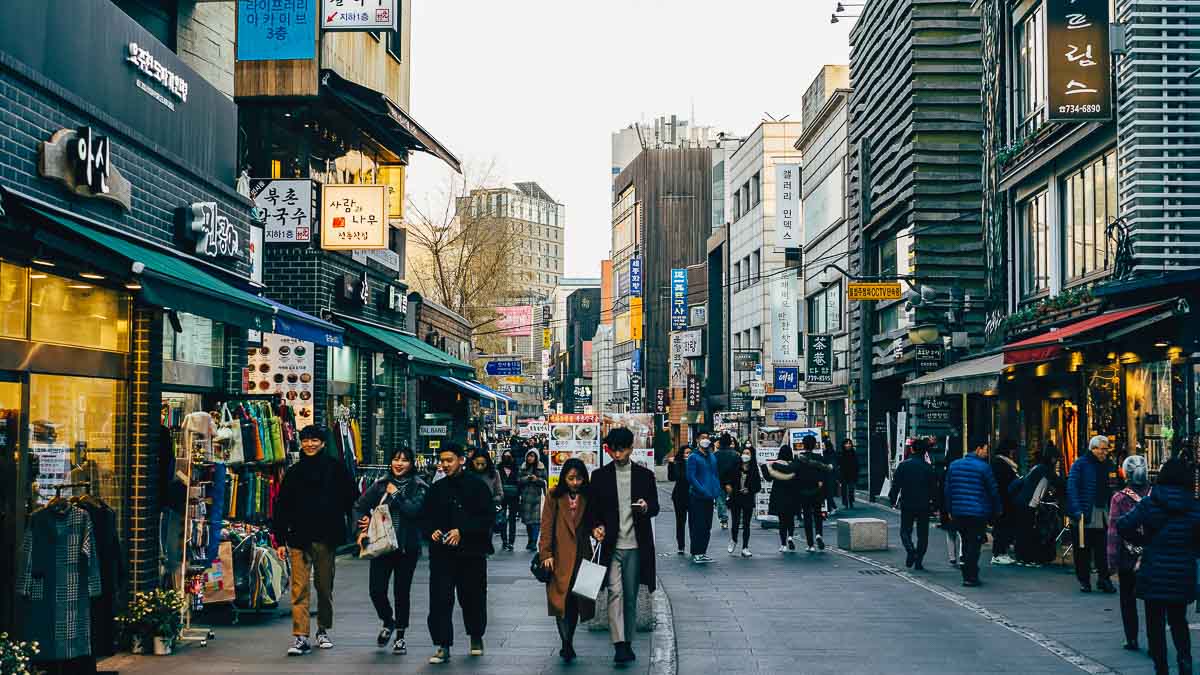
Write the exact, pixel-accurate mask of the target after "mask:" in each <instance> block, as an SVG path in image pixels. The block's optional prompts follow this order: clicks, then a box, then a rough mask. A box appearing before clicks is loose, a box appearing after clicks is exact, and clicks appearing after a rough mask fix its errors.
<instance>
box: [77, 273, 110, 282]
mask: <svg viewBox="0 0 1200 675" xmlns="http://www.w3.org/2000/svg"><path fill="white" fill-rule="evenodd" d="M79 276H81V277H83V278H84V279H92V280H94V281H101V280H103V279H104V275H103V274H96V273H95V272H80V273H79Z"/></svg>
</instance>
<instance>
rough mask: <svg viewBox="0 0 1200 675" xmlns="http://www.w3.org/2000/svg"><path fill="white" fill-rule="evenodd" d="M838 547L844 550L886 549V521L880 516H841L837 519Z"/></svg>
mask: <svg viewBox="0 0 1200 675" xmlns="http://www.w3.org/2000/svg"><path fill="white" fill-rule="evenodd" d="M837 543H838V548H840V549H843V550H846V551H886V550H887V547H888V531H887V521H886V520H882V519H880V518H842V519H840V520H838V521H837Z"/></svg>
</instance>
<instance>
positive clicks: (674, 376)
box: [670, 332, 687, 389]
mask: <svg viewBox="0 0 1200 675" xmlns="http://www.w3.org/2000/svg"><path fill="white" fill-rule="evenodd" d="M683 350H684V346H683V333H678V332H676V333H671V356H670V358H671V379H670V385H671V388H672V389H683V388H684V387H686V386H687V371H686V370H684V367H683V366H684V360H683V359H684V356H683Z"/></svg>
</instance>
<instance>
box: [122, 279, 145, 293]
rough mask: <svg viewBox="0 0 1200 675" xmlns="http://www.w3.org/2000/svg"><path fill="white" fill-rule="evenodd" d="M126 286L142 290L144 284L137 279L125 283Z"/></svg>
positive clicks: (132, 289)
mask: <svg viewBox="0 0 1200 675" xmlns="http://www.w3.org/2000/svg"><path fill="white" fill-rule="evenodd" d="M125 288H128V289H129V290H131V291H140V290H142V285H141V284H139V283H138V282H136V281H131V282H129V283H127V284H125Z"/></svg>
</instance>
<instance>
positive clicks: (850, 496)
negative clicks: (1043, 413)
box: [840, 478, 854, 509]
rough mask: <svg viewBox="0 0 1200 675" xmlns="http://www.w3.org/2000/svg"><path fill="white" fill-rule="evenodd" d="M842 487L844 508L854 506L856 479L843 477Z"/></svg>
mask: <svg viewBox="0 0 1200 675" xmlns="http://www.w3.org/2000/svg"><path fill="white" fill-rule="evenodd" d="M840 487H841V490H842V508H847V509H852V508H854V481H849V480H846V479H844V478H843V479H842V483H841V485H840Z"/></svg>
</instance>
